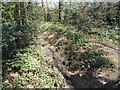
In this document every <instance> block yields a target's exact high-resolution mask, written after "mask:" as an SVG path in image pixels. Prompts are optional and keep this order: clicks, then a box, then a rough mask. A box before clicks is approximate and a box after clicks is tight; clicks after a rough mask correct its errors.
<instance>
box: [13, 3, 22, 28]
mask: <svg viewBox="0 0 120 90" xmlns="http://www.w3.org/2000/svg"><path fill="white" fill-rule="evenodd" d="M19 4H20V3H19V2H16V3H15V10H14V21H15V22H16V24H17V26H21V22H20V6H19Z"/></svg>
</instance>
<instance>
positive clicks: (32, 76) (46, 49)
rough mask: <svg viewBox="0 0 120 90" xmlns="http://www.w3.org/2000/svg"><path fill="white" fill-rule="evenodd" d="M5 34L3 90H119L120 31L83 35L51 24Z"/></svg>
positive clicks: (92, 31)
mask: <svg viewBox="0 0 120 90" xmlns="http://www.w3.org/2000/svg"><path fill="white" fill-rule="evenodd" d="M6 30H7V29H5V30H3V44H4V45H3V55H4V56H3V66H4V67H3V81H2V82H3V89H5V88H56V87H57V88H65V87H66V88H70V87H71V88H100V87H107V88H108V87H109V88H110V87H116V86H117V85H116V84H113V83H115V82H116V81H117V80H118V70H117V68H118V57H116V56H117V55H118V52H119V49H118V48H117V45H118V44H119V42H118V39H119V38H120V37H119V35H118V32H117V31H114V34H115V35H113V34H111V32H113V31H112V30H111V31H109V30H105V32H102V33H101V30H100V31H99V30H96V29H91V31H90V32H89V30H88V31H80V30H78V29H76V28H75V27H73V26H66V25H62V24H59V23H51V22H47V23H41V24H38V25H37V26H36V27H34V28H24V30H22V28H19V29H17V30H15V31H10V32H8V33H7V34H6ZM103 31H104V30H103ZM5 55H6V56H5ZM117 84H118V83H117Z"/></svg>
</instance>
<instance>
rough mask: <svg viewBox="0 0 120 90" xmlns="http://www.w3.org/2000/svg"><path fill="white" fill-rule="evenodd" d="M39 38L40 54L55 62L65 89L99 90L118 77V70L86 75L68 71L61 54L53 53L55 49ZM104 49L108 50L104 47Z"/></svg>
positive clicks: (95, 71)
mask: <svg viewBox="0 0 120 90" xmlns="http://www.w3.org/2000/svg"><path fill="white" fill-rule="evenodd" d="M39 38H40V40H41V45H42V47H43V50H42V53H43V55H44V57H45V58H46V59H53V60H55V63H56V68H57V69H58V70H59V71H60V72H61V73H62V75H61V77H62V79H65V80H66V85H65V88H66V87H67V88H99V87H103V86H105V85H106V84H107V85H108V86H109V85H110V84H112V83H113V80H115V79H116V78H117V77H118V74H117V73H118V70H116V69H114V70H113V69H108V68H107V69H104V70H101V69H97V70H90V71H88V72H86V73H83V72H81V71H79V70H78V71H74V72H72V71H69V70H68V69H67V67H66V66H65V65H63V61H64V60H65V58H64V56H62V54H61V53H58V52H55V47H54V46H52V45H50V43H49V41H47V40H46V39H45V37H44V35H42V34H41V35H39ZM104 49H108V48H107V47H104ZM111 52H112V49H111ZM114 52H116V51H114ZM115 55H116V56H117V54H115ZM116 56H114V57H115V59H117V58H116ZM57 69H55V70H57ZM108 86H107V87H108Z"/></svg>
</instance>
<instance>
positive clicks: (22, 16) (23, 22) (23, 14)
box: [20, 2, 27, 26]
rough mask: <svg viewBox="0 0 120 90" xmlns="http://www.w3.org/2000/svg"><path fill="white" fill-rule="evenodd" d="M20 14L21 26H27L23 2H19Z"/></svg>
mask: <svg viewBox="0 0 120 90" xmlns="http://www.w3.org/2000/svg"><path fill="white" fill-rule="evenodd" d="M20 14H21V18H22V19H21V22H22V25H23V26H26V25H27V18H26V7H25V2H20Z"/></svg>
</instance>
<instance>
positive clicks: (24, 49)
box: [2, 28, 64, 89]
mask: <svg viewBox="0 0 120 90" xmlns="http://www.w3.org/2000/svg"><path fill="white" fill-rule="evenodd" d="M3 35H4V37H3V53H4V57H3V61H2V63H3V68H2V71H3V80H2V82H3V89H6V88H36V87H38V88H54V87H61V86H62V85H63V83H64V81H63V80H60V78H59V75H60V73H58V72H54V71H53V70H52V69H50V68H49V67H53V66H54V63H53V62H52V61H51V62H50V61H47V60H46V59H45V58H44V57H43V56H42V55H41V44H40V40H39V38H38V30H37V29H35V28H33V29H30V30H18V31H14V32H9V33H8V34H7V36H6V35H5V34H4V33H3ZM8 37H9V38H8ZM7 38H8V39H7Z"/></svg>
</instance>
